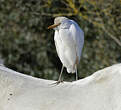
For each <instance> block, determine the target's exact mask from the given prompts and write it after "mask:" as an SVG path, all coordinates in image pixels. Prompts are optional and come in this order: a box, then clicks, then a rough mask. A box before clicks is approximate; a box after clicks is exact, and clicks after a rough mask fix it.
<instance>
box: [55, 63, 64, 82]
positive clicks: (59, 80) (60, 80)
mask: <svg viewBox="0 0 121 110" xmlns="http://www.w3.org/2000/svg"><path fill="white" fill-rule="evenodd" d="M63 69H64V66H63V65H62V68H61V73H60V75H59V78H58V81H57V82H55V83H53V84H60V83H61V82H63V81H62V79H61V76H62V73H63Z"/></svg>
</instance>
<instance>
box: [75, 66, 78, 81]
mask: <svg viewBox="0 0 121 110" xmlns="http://www.w3.org/2000/svg"><path fill="white" fill-rule="evenodd" d="M75 70H76V81H77V80H78V73H77V65H75Z"/></svg>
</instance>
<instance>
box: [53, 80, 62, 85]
mask: <svg viewBox="0 0 121 110" xmlns="http://www.w3.org/2000/svg"><path fill="white" fill-rule="evenodd" d="M60 83H63V80H58V81H57V82H55V83H52V85H54V84H55V85H58V84H60Z"/></svg>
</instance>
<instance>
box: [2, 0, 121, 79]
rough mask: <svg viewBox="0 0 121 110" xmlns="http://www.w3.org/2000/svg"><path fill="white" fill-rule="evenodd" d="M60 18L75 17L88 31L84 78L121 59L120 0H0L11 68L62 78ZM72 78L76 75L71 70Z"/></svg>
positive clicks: (5, 50)
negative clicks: (56, 42) (56, 30)
mask: <svg viewBox="0 0 121 110" xmlns="http://www.w3.org/2000/svg"><path fill="white" fill-rule="evenodd" d="M57 16H66V17H68V18H70V19H74V20H75V21H76V22H78V24H79V25H80V27H81V28H82V29H83V30H84V32H85V44H84V49H83V53H82V59H81V61H80V65H79V66H78V73H79V78H84V77H86V76H88V75H90V74H92V73H93V72H95V71H97V70H99V69H101V68H104V67H107V66H110V65H112V64H115V63H118V62H121V1H120V0H0V56H2V58H3V59H4V61H5V65H6V66H7V67H9V68H11V69H14V70H16V71H19V72H22V73H24V74H29V75H32V76H35V77H40V78H45V79H52V80H57V79H58V76H59V73H60V69H61V65H62V64H61V62H60V60H59V58H58V56H57V53H56V50H55V45H54V40H53V36H54V35H53V34H54V31H53V30H47V27H48V26H49V25H51V24H53V20H54V18H55V17H57ZM63 78H64V80H66V81H72V80H75V74H66V70H64V74H63Z"/></svg>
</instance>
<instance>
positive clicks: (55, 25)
mask: <svg viewBox="0 0 121 110" xmlns="http://www.w3.org/2000/svg"><path fill="white" fill-rule="evenodd" d="M60 24H61V23H58V24H53V25H51V26H49V27H48V29H53V28H55V27H57V26H59V25H60Z"/></svg>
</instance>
